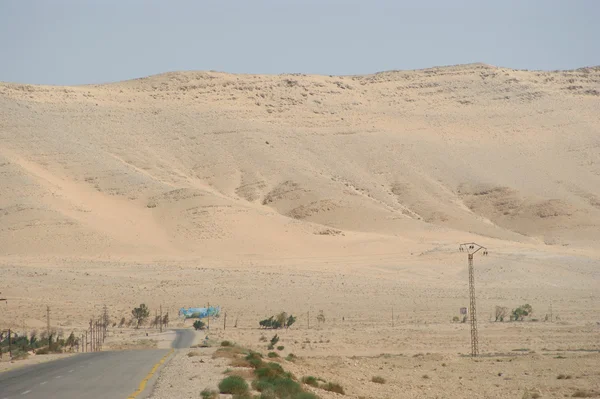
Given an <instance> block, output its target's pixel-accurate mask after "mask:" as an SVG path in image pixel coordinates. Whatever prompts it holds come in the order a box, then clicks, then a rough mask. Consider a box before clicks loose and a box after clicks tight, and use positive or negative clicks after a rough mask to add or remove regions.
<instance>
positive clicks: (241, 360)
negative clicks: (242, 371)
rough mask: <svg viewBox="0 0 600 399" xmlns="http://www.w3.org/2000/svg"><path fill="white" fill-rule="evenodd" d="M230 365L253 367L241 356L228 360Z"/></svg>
mask: <svg viewBox="0 0 600 399" xmlns="http://www.w3.org/2000/svg"><path fill="white" fill-rule="evenodd" d="M229 365H230V366H231V367H245V368H253V367H252V365H251V364H250V362H249V361H248V360H246V359H244V358H242V357H234V358H233V359H231V362H229Z"/></svg>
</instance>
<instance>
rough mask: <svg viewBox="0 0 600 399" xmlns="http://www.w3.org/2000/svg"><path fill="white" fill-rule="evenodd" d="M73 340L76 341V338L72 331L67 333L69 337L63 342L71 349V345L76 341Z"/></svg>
mask: <svg viewBox="0 0 600 399" xmlns="http://www.w3.org/2000/svg"><path fill="white" fill-rule="evenodd" d="M75 341H76V339H75V334H73V333H72V332H71V334H70V335H69V338H67V340H66V342H65V344H66V345H67V346H68V347H69V348H71V349H73V347H74V346H75V343H76V342H75Z"/></svg>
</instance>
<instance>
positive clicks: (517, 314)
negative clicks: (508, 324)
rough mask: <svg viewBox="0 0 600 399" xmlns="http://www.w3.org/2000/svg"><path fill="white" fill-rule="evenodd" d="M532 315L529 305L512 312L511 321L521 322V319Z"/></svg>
mask: <svg viewBox="0 0 600 399" xmlns="http://www.w3.org/2000/svg"><path fill="white" fill-rule="evenodd" d="M532 314H533V308H532V307H531V305H530V304H528V303H526V304H525V305H522V306H519V307H518V308H516V309H514V310H513V311H512V319H513V320H515V321H523V318H525V317H527V316H531V315H532Z"/></svg>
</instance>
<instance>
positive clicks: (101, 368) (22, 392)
mask: <svg viewBox="0 0 600 399" xmlns="http://www.w3.org/2000/svg"><path fill="white" fill-rule="evenodd" d="M176 332H177V336H176V338H175V340H174V341H173V344H172V347H173V348H175V349H180V348H186V347H189V346H190V344H191V343H192V341H193V340H194V332H193V331H191V330H176ZM168 353H169V350H168V349H149V350H133V351H122V352H95V353H82V354H79V355H75V356H71V357H68V358H64V359H60V360H55V361H52V362H46V363H41V364H37V365H33V366H26V367H22V368H18V369H16V370H11V371H7V372H4V373H0V399H5V398H9V399H15V398H19V399H50V398H60V399H75V398H77V399H80V398H89V399H96V398H102V399H104V398H118V399H125V398H128V397H129V396H130V395H131V394H133V393H134V392H136V390H137V389H138V387H139V385H140V382H142V380H144V379H145V378H146V377H147V375H148V373H150V371H151V370H152V368H153V367H154V365H155V364H157V363H158V362H159V361H160V360H161V359H162V358H163V357H164V356H165V355H167V354H168ZM159 371H160V369H159V370H158V371H157V372H156V373H155V374H154V376H153V378H151V379H150V380H149V381H148V384H147V385H146V389H145V390H144V391H143V392H141V394H139V395H138V396H136V399H138V398H143V397H145V396H147V394H148V393H149V392H150V389H151V387H152V385H153V384H154V381H155V380H156V377H157V376H158V372H159Z"/></svg>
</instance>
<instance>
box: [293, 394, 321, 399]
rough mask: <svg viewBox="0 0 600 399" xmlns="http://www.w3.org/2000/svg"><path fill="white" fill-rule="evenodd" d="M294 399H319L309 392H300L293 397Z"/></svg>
mask: <svg viewBox="0 0 600 399" xmlns="http://www.w3.org/2000/svg"><path fill="white" fill-rule="evenodd" d="M294 399H319V397H318V396H317V395H315V394H314V393H310V392H300V393H299V394H297V395H295V396H294Z"/></svg>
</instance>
